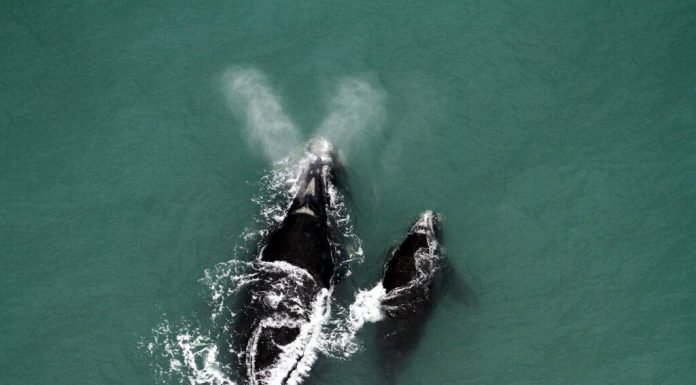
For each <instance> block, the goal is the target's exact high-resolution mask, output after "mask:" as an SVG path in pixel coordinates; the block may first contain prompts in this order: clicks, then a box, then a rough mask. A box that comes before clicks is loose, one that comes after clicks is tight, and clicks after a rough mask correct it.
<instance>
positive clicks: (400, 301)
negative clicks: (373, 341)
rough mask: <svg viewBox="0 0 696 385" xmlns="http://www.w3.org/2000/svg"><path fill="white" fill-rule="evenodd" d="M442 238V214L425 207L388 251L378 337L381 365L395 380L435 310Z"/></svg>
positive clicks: (441, 259) (440, 265)
mask: <svg viewBox="0 0 696 385" xmlns="http://www.w3.org/2000/svg"><path fill="white" fill-rule="evenodd" d="M440 242H441V227H440V221H439V216H438V215H437V214H435V213H434V212H432V211H425V212H423V213H422V214H420V215H419V217H418V219H417V220H416V222H415V224H413V226H412V227H411V228H410V230H409V232H408V235H406V238H405V239H404V240H403V241H402V242H401V244H399V245H398V246H397V247H395V248H393V249H392V250H391V251H390V252H389V253H388V255H387V260H386V263H385V265H384V276H383V277H382V282H381V284H382V286H383V287H384V291H385V294H384V295H383V296H382V297H381V307H382V313H383V314H384V319H383V320H382V321H381V322H379V323H378V324H377V334H376V338H377V346H378V349H380V354H379V356H380V357H381V361H382V366H383V368H384V369H385V371H386V372H387V375H388V376H389V377H390V379H391V380H392V381H393V380H394V376H395V374H396V371H397V370H398V369H399V368H400V367H401V366H402V365H403V364H404V363H405V361H406V359H407V358H408V355H409V352H410V351H411V350H412V349H413V348H414V347H415V346H416V344H417V342H418V339H419V337H420V335H421V334H422V330H423V325H424V323H425V321H426V319H427V317H428V315H429V313H430V312H431V310H432V307H433V304H434V298H433V297H434V296H435V291H436V289H438V286H439V285H438V283H439V282H438V280H439V278H440V277H439V276H440V275H441V274H440V271H441V268H442V263H443V256H442V254H441V246H440Z"/></svg>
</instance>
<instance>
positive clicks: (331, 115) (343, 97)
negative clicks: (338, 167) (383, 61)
mask: <svg viewBox="0 0 696 385" xmlns="http://www.w3.org/2000/svg"><path fill="white" fill-rule="evenodd" d="M385 98H386V94H385V92H384V91H383V90H382V89H381V88H380V87H379V86H377V85H376V84H375V82H372V81H369V80H368V79H367V78H361V77H348V78H344V79H342V80H341V81H340V82H339V84H338V87H337V88H336V95H335V96H334V97H333V99H332V100H331V102H330V103H329V106H328V108H329V112H328V116H327V117H326V118H325V119H324V121H323V122H322V123H321V125H320V126H319V128H318V130H317V133H318V135H321V136H323V137H325V138H327V139H329V140H330V141H332V142H333V143H334V144H335V145H337V146H338V147H340V148H344V149H345V148H349V145H350V143H351V142H352V141H353V140H355V139H356V138H358V137H362V136H366V135H367V134H370V132H369V131H370V130H375V131H378V130H379V129H380V128H381V123H382V121H383V119H384V114H385V110H384V100H385Z"/></svg>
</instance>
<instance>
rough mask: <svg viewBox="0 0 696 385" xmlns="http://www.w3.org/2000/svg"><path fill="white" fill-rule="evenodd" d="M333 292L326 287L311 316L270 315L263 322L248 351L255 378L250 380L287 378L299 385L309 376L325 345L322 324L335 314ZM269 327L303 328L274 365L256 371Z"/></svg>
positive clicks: (261, 383)
mask: <svg viewBox="0 0 696 385" xmlns="http://www.w3.org/2000/svg"><path fill="white" fill-rule="evenodd" d="M329 301H330V292H329V290H327V289H322V290H321V291H320V292H319V294H318V295H317V296H316V298H315V299H314V301H313V302H312V304H311V313H310V314H309V317H308V319H306V320H304V321H298V320H296V319H287V318H276V317H272V318H266V319H264V320H262V321H261V324H260V326H259V327H258V328H257V329H256V330H255V332H254V335H253V336H252V338H251V340H250V343H249V349H250V350H249V351H248V352H247V362H248V364H247V368H249V369H250V371H251V372H252V373H255V374H257V375H255V376H254V377H252V378H251V379H250V383H251V384H254V385H257V384H258V385H272V384H281V383H283V380H285V381H286V382H285V383H286V384H288V385H296V384H300V383H302V381H303V380H304V379H305V378H306V377H307V376H308V375H309V372H310V369H311V368H312V365H313V364H314V362H315V361H316V360H317V358H318V352H319V347H320V346H321V338H322V334H321V331H322V326H323V325H324V324H325V323H326V322H327V320H328V319H329V317H330V314H331V310H330V309H331V306H330V304H329ZM266 327H276V328H277V327H299V329H300V332H299V334H298V336H297V337H296V338H295V339H294V340H293V341H292V342H291V343H289V344H288V345H285V346H283V347H282V353H281V355H280V357H279V359H278V360H277V361H276V362H275V363H274V364H273V365H271V366H270V367H268V368H265V369H264V370H262V371H256V370H255V367H254V360H253V358H254V357H255V355H256V350H255V349H256V347H257V341H258V338H259V335H260V333H261V332H262V331H263V328H266Z"/></svg>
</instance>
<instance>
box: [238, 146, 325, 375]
mask: <svg viewBox="0 0 696 385" xmlns="http://www.w3.org/2000/svg"><path fill="white" fill-rule="evenodd" d="M303 162H304V165H303V166H302V167H301V172H300V174H299V177H298V178H297V180H296V182H295V185H294V187H293V190H292V191H294V197H293V199H292V202H291V204H290V206H289V208H288V209H287V211H286V214H285V217H284V218H283V219H282V221H280V222H279V223H278V224H277V225H276V226H274V227H273V228H271V229H270V230H269V231H268V233H267V236H266V237H265V240H264V242H263V245H262V247H261V251H260V253H259V255H258V260H257V261H256V264H257V265H258V273H257V274H256V275H255V278H254V279H255V284H254V285H253V286H252V287H251V288H250V290H249V292H248V293H247V296H246V301H245V302H246V304H245V306H244V307H243V312H244V313H245V317H243V319H244V322H243V323H244V325H245V326H244V327H243V328H241V329H240V328H237V334H238V335H240V336H241V337H242V339H243V340H244V341H243V346H244V354H243V356H244V357H245V365H244V366H245V371H246V377H247V378H248V380H249V383H250V384H255V385H278V384H298V383H300V382H301V381H302V379H303V378H304V377H305V376H307V375H308V372H309V370H310V368H311V365H312V364H313V362H314V361H315V359H316V353H315V348H316V346H315V345H316V342H317V340H318V338H319V334H320V333H321V328H322V325H323V324H324V322H325V321H326V320H327V318H328V311H329V300H330V292H331V290H332V285H333V281H334V280H335V270H336V265H337V261H336V259H337V253H338V249H337V248H338V246H337V245H336V242H334V229H333V225H332V223H331V220H330V215H329V214H330V210H332V208H331V202H330V200H331V198H330V191H331V189H332V188H333V185H332V183H333V170H332V168H333V167H332V166H333V154H332V149H331V146H330V144H329V143H328V142H325V141H321V140H319V141H315V142H314V143H313V144H312V145H310V148H309V151H308V152H307V156H306V157H305V159H304V160H303Z"/></svg>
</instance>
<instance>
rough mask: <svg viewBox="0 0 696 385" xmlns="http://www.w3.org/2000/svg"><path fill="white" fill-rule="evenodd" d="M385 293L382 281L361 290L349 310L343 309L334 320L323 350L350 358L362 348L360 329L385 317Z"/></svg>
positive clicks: (335, 355)
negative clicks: (358, 336)
mask: <svg viewBox="0 0 696 385" xmlns="http://www.w3.org/2000/svg"><path fill="white" fill-rule="evenodd" d="M384 295H385V290H384V286H382V282H381V281H380V282H379V283H377V285H376V286H375V287H373V288H372V289H370V290H359V291H358V293H357V294H355V300H354V301H353V303H352V304H351V305H350V306H349V308H348V311H347V312H346V311H345V310H343V311H341V312H340V313H342V316H340V317H336V318H335V319H333V320H332V325H331V328H330V329H329V330H327V331H326V336H325V338H324V341H323V346H322V348H323V352H324V353H325V354H327V355H330V356H334V357H342V358H348V357H350V356H351V355H352V354H354V353H356V352H357V351H359V350H360V347H361V345H360V341H359V340H358V339H357V334H358V331H360V329H361V328H362V327H363V326H364V325H365V324H366V323H368V322H377V321H380V320H381V319H383V318H384V313H383V312H382V298H383V297H384Z"/></svg>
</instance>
